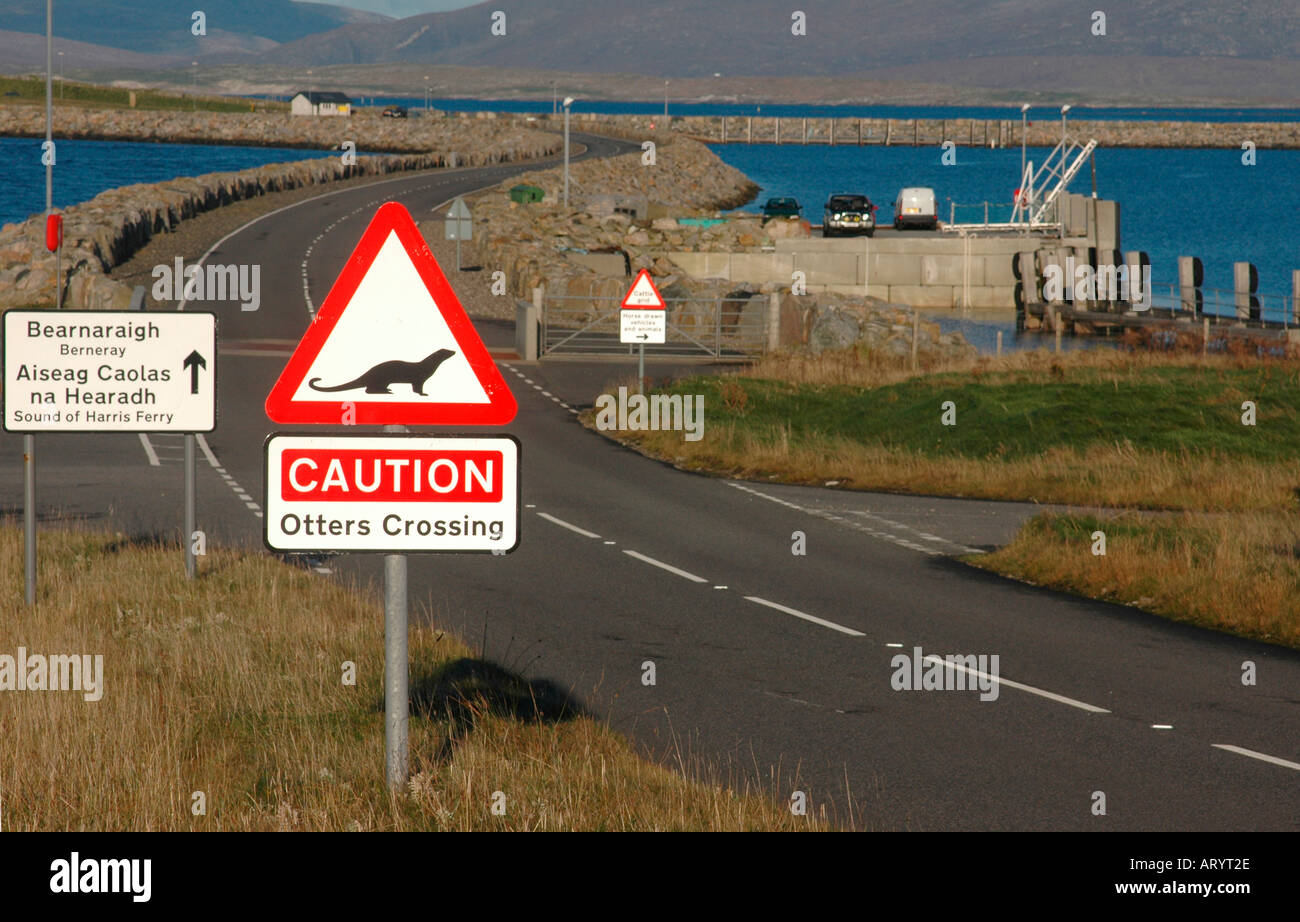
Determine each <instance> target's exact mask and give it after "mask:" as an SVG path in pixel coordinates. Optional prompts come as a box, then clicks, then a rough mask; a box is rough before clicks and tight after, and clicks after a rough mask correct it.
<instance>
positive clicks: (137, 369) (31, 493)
mask: <svg viewBox="0 0 1300 922" xmlns="http://www.w3.org/2000/svg"><path fill="white" fill-rule="evenodd" d="M3 340H4V343H3V348H2V349H0V380H3V382H4V395H3V417H4V418H3V428H4V430H5V431H6V432H22V433H24V434H25V435H24V439H23V463H24V474H25V476H24V489H23V505H24V513H23V524H24V534H25V540H26V544H27V548H26V557H27V561H26V570H27V602H28V604H29V605H30V604H33V603H34V602H35V593H36V519H35V509H36V484H35V457H34V455H35V447H34V446H35V439H34V436H33V435H32V433H36V432H64V433H68V432H119V433H121V432H138V433H142V434H143V433H148V432H179V433H184V435H185V472H184V479H185V484H184V486H185V500H184V511H183V520H184V531H185V533H184V535H183V536H182V538H183V542H184V545H185V572H186V575H187V576H189V577H191V578H193V577H194V575H195V571H196V565H195V560H194V553H193V550H194V530H195V499H194V434H195V433H196V432H211V431H213V429H215V428H216V421H217V368H216V356H217V351H216V348H217V316H216V314H214V313H211V312H202V311H186V312H184V313H181V312H175V313H173V312H170V311H168V312H161V311H151V312H144V313H141V312H140V311H47V310H36V311H28V310H13V311H8V312H6V313H5V315H4V324H3ZM208 356H211V357H212V366H211V368H209V367H208V359H207V357H208ZM29 512H30V515H29V514H28V513H29Z"/></svg>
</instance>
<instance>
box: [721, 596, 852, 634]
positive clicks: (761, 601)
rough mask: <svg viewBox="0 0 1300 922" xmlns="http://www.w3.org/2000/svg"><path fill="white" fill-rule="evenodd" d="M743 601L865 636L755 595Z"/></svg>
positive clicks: (835, 629) (840, 630)
mask: <svg viewBox="0 0 1300 922" xmlns="http://www.w3.org/2000/svg"><path fill="white" fill-rule="evenodd" d="M745 600H746V601H748V602H757V603H758V604H759V605H766V606H767V607H768V608H775V609H776V610H777V611H782V612H785V613H786V614H787V615H794V616H795V617H796V618H802V619H803V620H804V621H811V622H812V623H813V624H820V625H821V626H822V627H828V628H830V629H831V630H832V631H839V632H840V633H841V634H848V635H849V636H850V637H866V636H867V635H866V634H864V633H862V632H861V631H855V630H853V628H851V627H845V626H844V625H842V624H836V623H835V622H834V621H827V620H826V619H825V618H818V617H817V616H816V615H810V614H807V613H806V612H802V611H799V610H798V609H795V608H787V607H786V606H785V605H778V604H777V603H776V602H769V601H768V600H767V599H760V598H759V597H758V596H756V595H747V596H745Z"/></svg>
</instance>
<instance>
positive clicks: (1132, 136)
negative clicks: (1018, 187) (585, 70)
mask: <svg viewBox="0 0 1300 922" xmlns="http://www.w3.org/2000/svg"><path fill="white" fill-rule="evenodd" d="M574 118H575V122H574V124H575V125H576V127H577V128H578V129H579V130H583V131H600V132H602V133H606V134H615V133H617V134H619V135H621V136H624V137H642V136H643V137H646V138H652V137H655V136H656V135H657V134H659V133H662V132H663V131H664V128H665V126H666V127H667V130H668V133H670V134H682V135H686V136H688V137H692V138H695V139H697V140H701V141H707V142H711V143H712V142H721V141H724V140H725V141H728V142H733V143H745V142H746V141H747V140H752V142H753V143H755V144H772V143H774V142H776V140H777V131H778V129H779V131H780V143H782V144H802V143H804V139H805V138H807V143H809V144H826V143H828V142H829V141H830V140H831V138H832V136H833V137H834V141H835V143H836V144H850V145H852V144H857V143H859V138H861V143H863V144H884V143H886V141H887V142H888V143H889V144H891V145H904V146H906V145H910V144H917V145H934V146H938V145H941V144H942V143H943V142H944V141H952V142H953V143H954V144H957V145H958V146H962V147H965V146H974V147H990V146H993V147H1012V146H1014V147H1019V146H1020V130H1021V127H1020V115H1019V113H1018V112H1017V113H1016V115H1015V116H1014V117H1013V118H1008V119H972V118H955V119H951V118H950V119H937V118H921V119H910V118H888V119H886V118H861V119H859V118H806V119H805V118H781V119H780V125H779V126H778V124H777V121H778V120H777V119H776V118H775V117H773V116H752V117H751V116H745V115H733V116H728V117H727V118H726V126H725V137H724V133H723V132H724V126H723V119H722V117H721V116H716V115H713V116H707V115H684V116H672V117H671V118H669V119H668V120H667V121H665V119H664V118H663V116H648V115H596V114H593V115H591V116H590V117H588V116H586V115H584V116H582V117H576V116H575V117H574ZM548 120H550V121H553V117H551V116H541V117H540V122H541V123H545V122H547V121H548ZM1067 129H1068V132H1069V137H1070V138H1071V139H1073V140H1076V141H1077V140H1086V139H1088V138H1095V139H1096V141H1097V144H1098V145H1099V146H1100V147H1102V148H1107V147H1155V148H1165V147H1195V148H1225V149H1234V150H1241V149H1242V145H1243V144H1244V143H1245V142H1247V141H1249V142H1251V143H1252V144H1254V145H1255V147H1256V148H1257V149H1260V150H1267V149H1278V150H1284V149H1291V150H1294V149H1300V122H1281V121H1279V122H1267V121H1262V122H1172V121H1118V120H1106V121H1092V120H1086V121H1085V120H1082V119H1070V120H1069V121H1068V122H1067ZM1026 138H1027V140H1028V143H1029V145H1030V146H1031V147H1054V146H1056V144H1058V143H1059V142H1060V140H1061V119H1060V115H1059V113H1058V111H1057V110H1056V109H1055V108H1054V107H1048V106H1045V107H1043V108H1041V109H1034V110H1032V111H1031V112H1030V115H1029V127H1028V130H1027V132H1026Z"/></svg>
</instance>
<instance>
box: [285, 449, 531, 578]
mask: <svg viewBox="0 0 1300 922" xmlns="http://www.w3.org/2000/svg"><path fill="white" fill-rule="evenodd" d="M264 482H265V484H266V494H265V502H264V508H265V510H266V516H265V518H264V519H263V522H264V533H263V537H264V539H265V541H266V546H267V547H269V548H271V549H272V550H276V551H291V552H298V553H304V552H322V551H323V552H337V553H355V552H382V553H386V554H407V553H417V554H418V553H440V552H448V551H450V552H457V553H465V552H472V551H483V552H493V553H500V554H504V553H508V552H510V551H513V550H514V549H515V547H517V546H518V544H519V442H518V440H516V439H515V438H514V437H513V436H509V435H496V436H437V437H428V436H420V435H404V434H403V435H396V434H394V435H320V436H314V435H303V436H299V435H272V436H270V437H269V438H268V439H267V440H266V478H265V481H264Z"/></svg>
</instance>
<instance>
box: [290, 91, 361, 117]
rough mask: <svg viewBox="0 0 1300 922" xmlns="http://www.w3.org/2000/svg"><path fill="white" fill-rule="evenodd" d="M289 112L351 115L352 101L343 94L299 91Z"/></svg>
mask: <svg viewBox="0 0 1300 922" xmlns="http://www.w3.org/2000/svg"><path fill="white" fill-rule="evenodd" d="M289 111H290V112H291V113H293V114H294V115H351V114H352V100H350V99H348V97H347V96H345V95H344V94H342V93H318V92H315V91H314V90H299V91H298V92H297V93H295V94H294V97H293V99H291V100H289Z"/></svg>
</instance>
